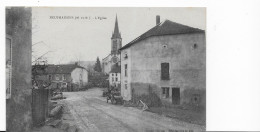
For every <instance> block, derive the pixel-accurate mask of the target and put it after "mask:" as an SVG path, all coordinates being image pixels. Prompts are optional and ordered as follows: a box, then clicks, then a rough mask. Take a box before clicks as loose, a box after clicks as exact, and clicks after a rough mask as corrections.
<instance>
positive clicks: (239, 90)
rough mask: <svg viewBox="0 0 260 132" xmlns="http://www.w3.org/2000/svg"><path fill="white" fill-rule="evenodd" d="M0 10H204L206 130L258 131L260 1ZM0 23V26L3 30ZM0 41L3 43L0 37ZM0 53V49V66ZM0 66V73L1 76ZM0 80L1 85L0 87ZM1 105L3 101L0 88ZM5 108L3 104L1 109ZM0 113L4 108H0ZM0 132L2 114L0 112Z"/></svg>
mask: <svg viewBox="0 0 260 132" xmlns="http://www.w3.org/2000/svg"><path fill="white" fill-rule="evenodd" d="M1 3H3V4H1V6H0V12H1V18H4V6H10V5H11V6H24V5H26V6H67V7H71V6H74V7H90V6H92V7H93V6H96V7H104V6H110V7H111V6H112V7H121V6H123V7H207V29H206V32H207V33H206V34H207V43H206V44H207V130H210V131H219V130H233V131H243V130H244V131H259V130H260V125H259V124H260V37H259V36H260V35H259V32H260V17H259V16H260V8H259V5H260V1H257V0H244V1H235V0H234V1H232V0H231V1H218V0H216V1H213V0H185V1H179V0H160V1H139V0H126V1H120V0H109V1H107V0H99V1H86V0H70V1H69V0H38V1H37V0H5V1H1ZM0 20H1V24H0V26H1V28H0V29H5V27H4V21H3V20H5V19H0ZM4 31H5V30H0V36H5V32H4ZM0 43H2V44H3V43H4V41H3V39H2V38H1V41H0ZM4 49H5V48H0V50H1V52H0V58H1V62H4V61H3V60H4V53H5V52H4ZM4 66H5V65H1V68H0V73H1V74H0V75H5V74H3V73H4ZM3 80H4V78H3V76H1V84H4V83H3V82H4V81H3ZM1 90H2V91H0V94H1V95H0V97H1V102H0V103H1V104H4V103H5V99H2V98H3V97H5V96H4V93H5V92H4V91H3V90H4V89H3V88H2V89H1ZM1 106H5V105H1ZM1 110H4V108H1ZM0 113H1V114H0V118H1V119H3V120H2V121H1V123H0V129H4V128H5V123H4V122H5V112H0Z"/></svg>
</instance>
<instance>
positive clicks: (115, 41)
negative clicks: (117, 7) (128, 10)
mask: <svg viewBox="0 0 260 132" xmlns="http://www.w3.org/2000/svg"><path fill="white" fill-rule="evenodd" d="M121 47H122V38H121V33H120V32H119V28H118V22H117V16H116V22H115V28H114V32H113V33H112V37H111V55H116V54H119V49H120V48H121Z"/></svg>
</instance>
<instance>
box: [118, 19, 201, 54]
mask: <svg viewBox="0 0 260 132" xmlns="http://www.w3.org/2000/svg"><path fill="white" fill-rule="evenodd" d="M190 33H204V30H201V29H198V28H193V27H189V26H186V25H182V24H179V23H176V22H172V21H170V20H165V21H163V22H161V23H159V24H157V25H156V26H154V27H153V28H151V29H150V30H148V31H146V32H145V33H143V34H142V35H140V36H139V37H137V38H136V39H134V40H133V41H131V42H129V43H128V44H126V45H125V46H123V47H122V48H120V50H122V49H125V48H128V47H130V46H131V45H133V44H134V43H137V42H139V41H141V40H144V39H146V38H148V37H152V36H163V35H177V34H190Z"/></svg>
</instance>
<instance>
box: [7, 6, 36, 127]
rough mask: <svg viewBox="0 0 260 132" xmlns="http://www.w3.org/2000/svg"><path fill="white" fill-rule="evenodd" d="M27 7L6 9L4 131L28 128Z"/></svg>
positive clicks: (29, 38)
mask: <svg viewBox="0 0 260 132" xmlns="http://www.w3.org/2000/svg"><path fill="white" fill-rule="evenodd" d="M31 16H32V14H31V8H29V7H27V8H25V7H6V131H7V132H29V131H30V129H31V128H32V125H33V123H32V104H31V102H32V95H31V94H32V82H31V73H32V72H31V68H32V67H31V51H32V24H31V21H32V19H31Z"/></svg>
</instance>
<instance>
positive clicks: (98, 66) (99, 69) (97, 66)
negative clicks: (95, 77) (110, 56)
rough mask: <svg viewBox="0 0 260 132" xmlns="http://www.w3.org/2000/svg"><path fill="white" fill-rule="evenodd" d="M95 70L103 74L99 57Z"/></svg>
mask: <svg viewBox="0 0 260 132" xmlns="http://www.w3.org/2000/svg"><path fill="white" fill-rule="evenodd" d="M94 70H95V71H97V72H101V71H102V68H101V64H100V61H99V58H98V57H97V61H96V64H95V67H94Z"/></svg>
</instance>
